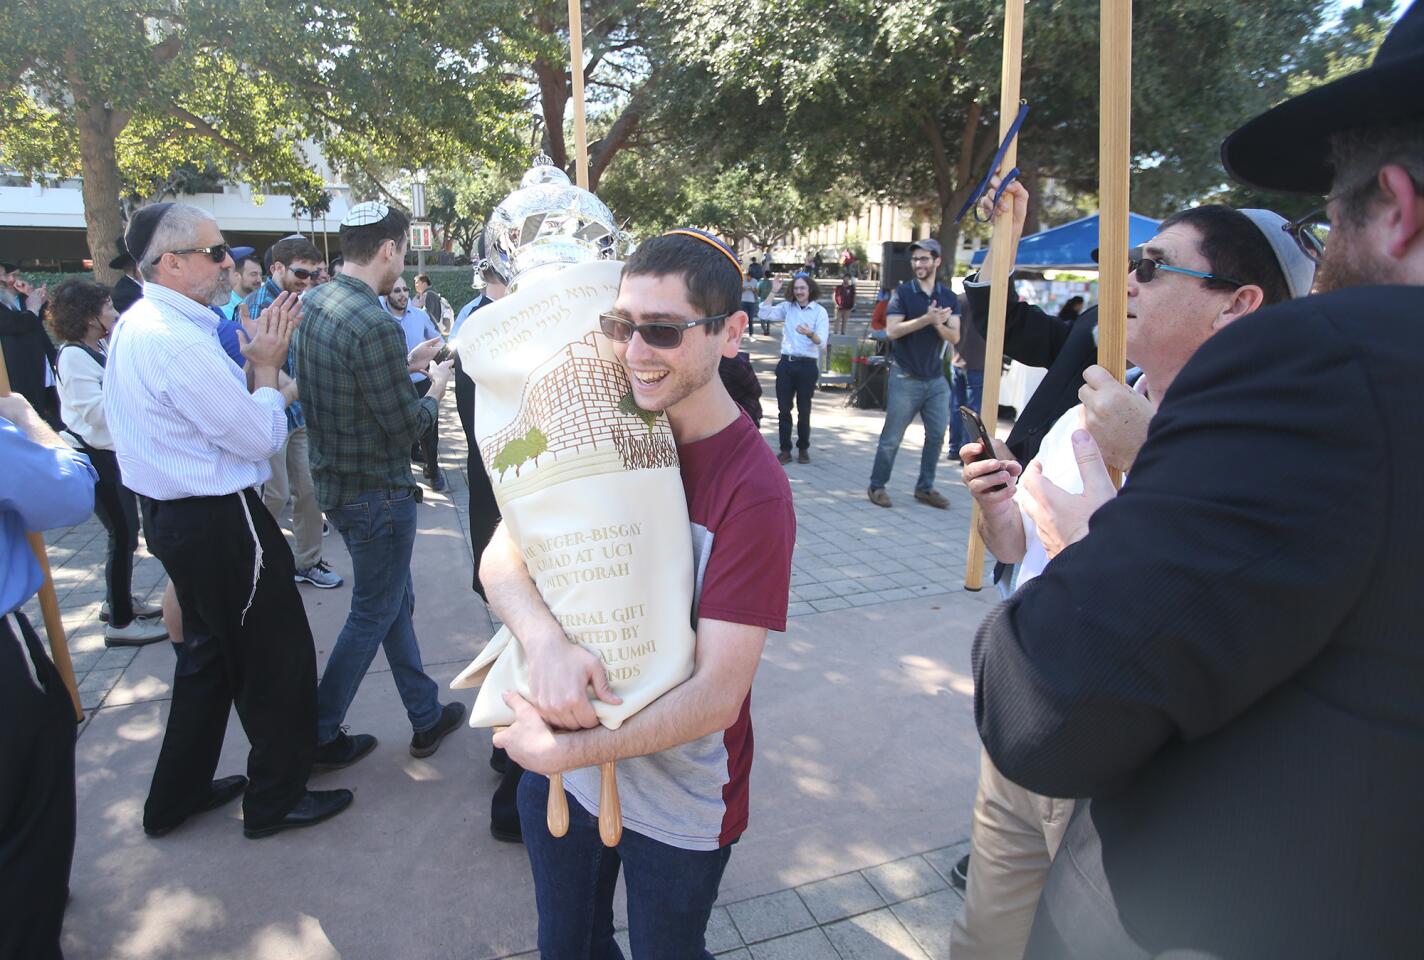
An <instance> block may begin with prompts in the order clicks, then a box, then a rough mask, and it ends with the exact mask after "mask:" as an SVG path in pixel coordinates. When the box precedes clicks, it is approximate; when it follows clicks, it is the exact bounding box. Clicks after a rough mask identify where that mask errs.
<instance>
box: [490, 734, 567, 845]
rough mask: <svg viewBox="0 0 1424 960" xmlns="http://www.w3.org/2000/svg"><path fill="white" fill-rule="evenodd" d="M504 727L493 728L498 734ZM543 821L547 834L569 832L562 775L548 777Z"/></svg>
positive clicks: (559, 834)
mask: <svg viewBox="0 0 1424 960" xmlns="http://www.w3.org/2000/svg"><path fill="white" fill-rule="evenodd" d="M505 729H507V728H506V727H495V728H494V732H495V733H499V732H500V731H501V730H505ZM544 820H545V821H546V822H547V823H548V824H549V833H550V834H552V835H553V836H556V837H562V836H563V835H564V834H566V833H568V832H569V798H568V797H567V796H566V795H565V794H564V775H563V774H562V773H556V774H554V775H553V776H551V777H549V804H548V806H547V807H546V808H545V810H544Z"/></svg>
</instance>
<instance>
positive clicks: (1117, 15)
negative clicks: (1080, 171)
mask: <svg viewBox="0 0 1424 960" xmlns="http://www.w3.org/2000/svg"><path fill="white" fill-rule="evenodd" d="M1100 16H1101V17H1102V26H1101V37H1102V49H1101V51H1100V53H1099V57H1100V61H1101V70H1102V73H1101V88H1100V90H1099V98H1100V100H1101V106H1100V119H1099V126H1098V365H1099V366H1101V367H1104V368H1106V369H1107V371H1108V372H1109V373H1111V374H1112V375H1113V376H1114V377H1117V379H1118V380H1120V381H1121V380H1124V379H1126V376H1127V250H1128V244H1129V241H1128V209H1129V208H1128V164H1129V161H1130V159H1131V156H1132V148H1131V129H1132V123H1131V120H1132V2H1131V0H1103V4H1102V8H1101V13H1100ZM1109 472H1110V473H1111V474H1112V479H1113V485H1114V486H1121V484H1122V471H1120V470H1110V471H1109Z"/></svg>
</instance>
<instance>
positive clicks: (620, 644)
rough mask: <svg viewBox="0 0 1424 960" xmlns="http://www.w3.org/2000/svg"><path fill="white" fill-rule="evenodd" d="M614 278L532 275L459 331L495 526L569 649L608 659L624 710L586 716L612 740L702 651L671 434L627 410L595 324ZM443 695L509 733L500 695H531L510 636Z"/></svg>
mask: <svg viewBox="0 0 1424 960" xmlns="http://www.w3.org/2000/svg"><path fill="white" fill-rule="evenodd" d="M621 270H622V264H620V263H616V262H612V261H606V260H605V261H594V262H585V263H578V264H571V265H569V266H566V267H562V268H558V269H555V270H541V271H539V272H538V275H537V276H536V277H532V278H530V280H528V281H526V282H524V283H523V284H521V285H520V287H519V289H518V290H517V291H516V292H514V293H512V294H510V295H509V296H507V297H505V298H504V299H502V300H497V301H495V302H494V303H492V304H490V305H489V306H487V307H484V308H482V309H480V310H476V311H475V312H474V313H472V314H470V316H469V318H468V319H467V320H466V321H465V323H464V324H463V325H462V326H461V327H460V330H459V333H458V334H457V335H456V337H455V346H456V348H457V349H458V350H459V353H460V362H461V364H462V365H463V367H464V369H465V372H466V373H468V374H469V375H470V377H471V378H472V379H473V380H474V381H475V384H476V386H477V389H478V392H477V401H476V404H475V438H476V440H477V442H478V444H479V448H480V456H481V458H482V459H483V460H484V464H485V469H486V470H487V471H488V472H489V475H490V481H491V483H492V484H493V485H494V494H495V499H496V500H498V501H499V507H500V512H501V514H502V515H503V517H504V525H505V527H506V529H507V530H508V531H509V533H510V535H511V536H512V537H513V539H514V542H515V544H517V545H518V547H519V549H520V551H521V552H522V553H523V555H524V562H525V564H526V566H527V567H528V569H529V574H530V576H531V577H533V578H534V583H535V585H536V586H537V587H538V588H539V593H540V594H541V595H542V596H543V598H544V602H545V603H546V604H547V605H548V607H549V609H550V610H551V611H552V612H553V614H554V616H555V617H556V618H557V619H558V621H559V623H560V624H562V625H563V628H564V632H565V633H566V634H567V635H568V637H569V639H570V640H572V641H573V642H574V643H577V644H578V645H579V646H581V647H583V648H584V649H586V650H590V651H592V652H593V653H595V654H597V655H598V656H599V657H600V658H601V659H602V660H603V664H604V668H605V670H606V671H607V673H608V680H609V683H610V684H611V685H612V687H613V689H614V691H616V692H617V694H618V696H620V697H621V698H622V699H623V702H622V703H621V704H616V705H615V704H609V703H603V702H602V701H599V700H594V701H593V706H594V710H595V712H596V713H597V714H598V719H599V721H600V722H601V723H602V724H603V725H604V726H605V727H608V728H609V729H613V730H616V729H617V728H618V727H619V726H620V725H621V724H622V723H623V721H624V720H626V719H627V718H628V717H631V716H632V715H633V714H635V713H637V712H638V711H639V710H641V709H642V708H643V707H645V706H647V705H648V704H649V703H651V702H652V701H654V700H656V699H657V698H658V697H660V696H662V695H663V694H664V693H666V692H667V691H668V690H671V689H672V688H673V687H675V686H677V685H678V684H680V683H682V682H683V681H684V680H686V679H687V678H688V677H689V676H691V675H692V666H693V651H694V641H695V634H694V631H693V627H692V593H693V584H694V581H693V569H692V563H693V553H692V531H691V527H690V526H689V524H688V518H687V499H686V496H685V494H684V492H683V487H682V475H681V473H679V471H678V461H677V447H676V446H675V445H674V443H673V437H672V430H671V429H670V428H669V427H668V423H667V417H666V416H665V415H663V414H653V413H649V412H648V411H645V410H642V409H640V408H639V407H638V406H637V404H636V403H634V401H633V393H632V387H631V385H630V384H629V382H628V375H627V373H626V372H625V370H624V368H623V364H622V363H620V362H619V361H618V359H617V358H616V356H615V355H614V353H613V347H612V344H611V343H609V341H608V340H607V338H606V337H604V336H603V334H602V333H601V332H600V330H599V322H598V315H599V314H600V313H603V312H605V311H607V310H608V309H610V308H611V307H612V306H613V301H614V298H615V297H616V296H617V293H618V277H619V273H620V271H621ZM476 562H478V558H477V561H476ZM450 685H451V687H453V688H456V689H460V688H466V687H474V686H479V687H480V693H479V696H478V697H477V698H476V700H475V706H474V709H473V710H472V711H471V712H470V725H471V726H473V727H489V726H504V725H507V724H510V723H513V722H514V712H513V711H512V710H510V709H509V707H508V706H506V705H505V703H504V700H503V697H502V694H503V693H504V691H506V690H514V691H517V692H518V693H519V694H520V695H522V696H524V697H526V698H527V697H528V696H529V667H528V661H527V660H526V659H525V656H524V650H523V648H522V647H521V646H520V644H519V640H518V638H516V637H515V636H514V635H513V634H512V633H511V632H510V630H509V628H508V627H507V626H506V627H501V628H500V630H499V632H498V633H496V634H495V635H494V638H493V639H491V640H490V642H489V644H488V645H487V646H486V647H485V649H484V651H483V652H482V653H481V654H480V655H479V656H478V657H477V658H475V661H474V662H473V663H471V664H470V665H469V666H468V667H466V668H465V669H464V671H462V672H461V673H460V675H459V676H458V677H456V678H455V679H454V681H453V682H452V683H451V684H450Z"/></svg>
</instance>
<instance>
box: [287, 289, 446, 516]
mask: <svg viewBox="0 0 1424 960" xmlns="http://www.w3.org/2000/svg"><path fill="white" fill-rule="evenodd" d="M292 342H293V346H294V352H295V354H296V366H295V370H296V378H297V391H298V394H299V395H300V397H301V402H302V411H303V413H304V414H305V415H306V421H307V434H308V436H309V440H310V448H311V467H312V478H313V479H314V480H315V481H316V501H317V503H318V504H320V505H321V508H322V509H323V510H331V509H333V508H334V507H339V506H341V505H342V504H346V503H351V502H353V501H354V500H355V499H356V498H357V497H358V496H360V495H361V494H363V493H368V492H371V491H379V490H386V489H389V488H394V489H407V488H409V489H414V488H415V479H414V478H413V477H412V476H411V473H410V445H411V444H412V443H414V442H415V441H416V439H417V438H418V437H419V436H420V435H421V434H422V433H424V432H425V431H426V429H427V428H429V427H430V425H431V424H432V423H434V422H435V411H436V404H435V399H434V398H433V397H420V398H417V397H416V394H415V387H414V386H413V385H412V384H411V382H410V374H409V372H408V371H407V370H406V352H405V334H404V333H402V331H401V326H400V324H398V323H396V322H395V321H393V320H392V319H391V316H390V314H388V313H386V311H385V310H384V309H382V307H381V302H380V301H379V300H377V299H376V292H375V291H374V290H372V289H371V288H370V287H368V286H366V284H365V283H363V282H361V281H360V280H357V279H356V278H354V277H349V276H346V275H345V274H341V273H338V274H337V275H336V276H335V277H333V278H332V279H331V282H330V283H324V284H322V285H321V286H319V287H317V288H316V289H315V290H313V291H311V292H310V293H308V294H307V295H306V296H305V297H303V298H302V322H301V324H300V325H298V327H297V332H296V334H295V336H294V337H293V339H292Z"/></svg>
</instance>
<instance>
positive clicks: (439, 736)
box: [410, 700, 465, 757]
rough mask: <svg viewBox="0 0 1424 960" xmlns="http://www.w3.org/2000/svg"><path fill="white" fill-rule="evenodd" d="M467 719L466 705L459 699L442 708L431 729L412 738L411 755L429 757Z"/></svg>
mask: <svg viewBox="0 0 1424 960" xmlns="http://www.w3.org/2000/svg"><path fill="white" fill-rule="evenodd" d="M464 719H465V705H464V704H463V703H460V702H459V701H458V700H457V701H455V702H454V703H447V704H445V706H443V707H441V708H440V719H439V720H436V721H435V726H433V727H431V728H430V729H429V730H422V731H419V732H417V733H416V734H414V735H413V736H412V737H411V738H410V755H411V756H412V757H428V756H430V755H431V754H432V753H434V752H435V750H436V748H437V747H439V746H440V741H441V740H444V739H445V737H446V736H447V735H449V734H450V733H453V732H454V730H455V728H456V727H458V726H459V725H460V721H461V720H464Z"/></svg>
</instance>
